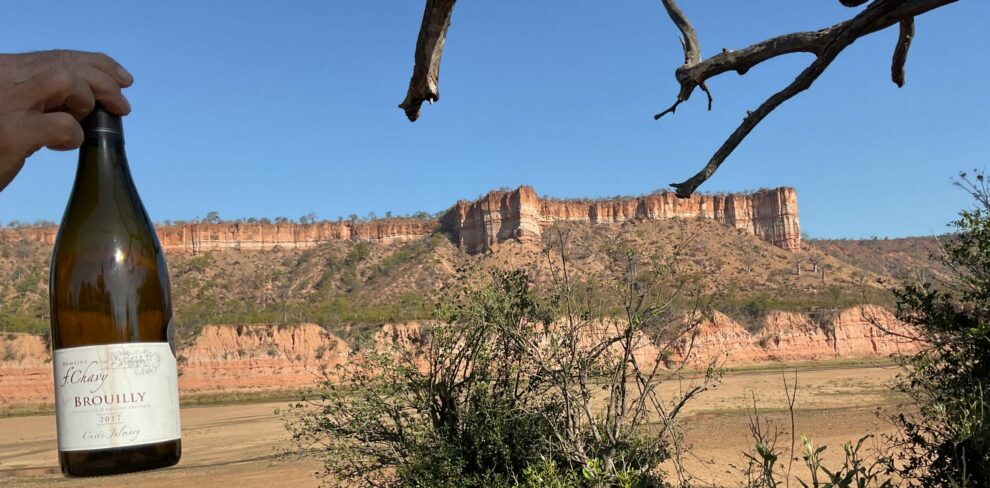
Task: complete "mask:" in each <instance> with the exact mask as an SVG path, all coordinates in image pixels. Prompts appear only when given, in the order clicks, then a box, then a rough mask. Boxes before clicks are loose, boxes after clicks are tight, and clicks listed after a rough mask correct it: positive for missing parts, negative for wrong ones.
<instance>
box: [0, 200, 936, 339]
mask: <svg viewBox="0 0 990 488" xmlns="http://www.w3.org/2000/svg"><path fill="white" fill-rule="evenodd" d="M562 228H565V229H567V230H568V232H569V233H570V238H571V240H572V241H573V242H574V246H573V249H574V255H573V256H572V261H573V273H574V277H575V279H577V280H581V279H588V278H591V277H593V276H595V275H596V274H597V273H600V272H601V271H602V269H603V267H604V266H605V263H607V262H608V257H607V252H606V250H607V249H608V248H609V247H610V246H612V245H614V243H615V242H617V241H619V240H622V241H624V242H626V243H627V244H628V245H629V246H630V247H631V248H632V249H634V250H636V251H637V252H638V253H640V254H643V255H656V254H664V253H667V254H669V253H671V252H672V251H673V249H674V247H675V244H677V243H683V245H680V247H679V251H678V252H680V253H681V257H680V259H679V264H678V266H679V268H680V269H679V272H680V273H681V275H682V276H684V277H685V278H686V279H691V280H694V281H695V282H696V283H697V284H698V285H699V286H701V287H702V288H704V289H705V291H706V292H707V293H708V294H710V295H712V296H713V297H715V302H714V304H713V306H714V307H715V308H716V309H718V310H720V311H722V312H724V313H726V314H728V315H730V316H732V317H733V318H734V319H736V320H738V321H739V322H740V323H743V324H745V325H746V326H747V327H748V328H749V329H750V330H756V329H758V328H760V327H761V326H762V323H763V317H764V316H765V315H766V313H767V312H769V311H772V310H783V311H793V312H812V313H828V312H830V311H833V310H836V309H840V308H844V307H848V306H851V305H856V304H861V303H874V304H879V305H885V306H889V307H892V306H893V304H894V297H893V295H892V294H891V293H890V292H889V291H887V290H886V288H885V287H884V286H880V285H879V284H878V283H877V280H878V279H884V280H887V281H888V282H892V281H893V280H895V279H896V278H895V277H893V276H890V275H885V274H882V273H876V272H872V271H869V270H864V269H862V268H859V267H856V266H854V265H852V264H850V263H849V262H848V261H845V260H842V259H836V258H835V257H833V256H832V255H830V254H828V253H827V252H826V250H822V249H819V248H816V247H814V246H810V247H808V248H807V249H805V250H803V251H801V252H798V253H791V252H787V251H783V250H781V249H778V248H775V247H773V246H770V245H768V244H767V243H765V242H763V241H761V240H759V239H758V238H755V237H754V236H750V235H747V234H745V233H740V232H738V231H735V230H733V229H729V228H726V227H724V226H722V225H720V224H718V223H716V222H710V221H703V220H695V219H674V220H669V221H633V222H627V223H625V224H621V225H597V226H595V225H588V224H563V225H562ZM16 231H17V230H16V229H14V230H10V231H7V232H16ZM50 252H51V250H50V248H48V247H47V246H44V245H41V244H38V243H32V242H27V241H14V240H10V241H6V242H0V298H2V300H0V330H2V329H4V328H6V330H8V331H18V332H33V333H45V332H46V331H47V330H48V327H49V324H48V297H47V285H48V277H47V272H48V260H49V253H50ZM167 258H168V262H169V268H170V274H171V277H172V295H173V300H174V303H175V309H174V310H175V322H176V324H177V325H178V330H179V334H180V336H181V338H182V339H183V340H189V339H191V338H192V337H195V335H196V334H197V333H198V331H199V330H200V329H201V328H202V326H203V325H205V324H211V323H213V324H216V323H298V322H313V323H318V324H321V325H323V326H326V327H328V328H330V329H335V328H341V327H345V326H348V325H355V324H362V325H373V324H380V323H384V322H398V321H406V320H413V319H429V318H436V316H435V314H434V310H433V308H432V305H431V304H432V302H433V298H434V297H435V296H436V292H437V290H439V289H441V288H442V287H443V286H445V285H446V284H449V283H450V282H451V281H452V280H454V279H455V277H457V276H459V275H467V276H470V277H471V278H469V279H478V280H481V279H483V278H484V277H485V276H487V273H488V271H487V270H489V269H490V268H492V267H500V268H502V269H526V270H527V271H528V272H530V274H531V275H532V276H533V280H534V286H535V287H536V288H537V289H541V290H544V291H546V290H548V289H549V287H548V286H547V284H548V283H550V282H551V277H550V275H551V273H550V270H549V269H548V267H547V265H546V264H545V259H544V256H543V254H542V252H541V245H540V243H516V242H507V243H503V244H501V245H500V246H499V248H498V249H496V250H495V252H493V253H490V254H483V255H476V256H471V255H467V254H466V253H464V252H463V251H461V250H460V249H458V248H457V247H456V246H454V245H453V244H451V243H450V242H449V241H448V239H447V238H446V236H445V235H443V234H434V235H431V236H429V237H428V238H426V239H422V240H415V241H409V242H404V243H389V244H385V243H373V242H352V241H337V242H327V243H323V244H321V245H319V246H317V247H315V248H312V249H307V250H298V249H277V250H274V251H267V252H257V251H225V252H215V253H202V254H191V253H171V254H169V255H168V256H167ZM930 274H931V273H930ZM678 305H683V306H687V305H685V304H678Z"/></svg>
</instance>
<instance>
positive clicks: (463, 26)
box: [0, 0, 990, 237]
mask: <svg viewBox="0 0 990 488" xmlns="http://www.w3.org/2000/svg"><path fill="white" fill-rule="evenodd" d="M682 3H683V7H684V9H685V11H686V12H687V14H688V16H689V17H690V18H691V19H692V21H693V22H694V23H695V27H696V28H697V30H698V32H699V35H700V37H701V44H702V49H703V52H704V55H705V56H708V55H711V54H714V53H717V52H718V51H719V50H721V49H722V48H723V47H727V48H741V47H745V46H747V45H749V44H751V43H754V42H757V41H760V40H763V39H764V38H766V37H769V36H772V35H777V34H782V33H786V32H791V31H795V30H808V29H817V28H821V27H824V26H827V25H831V24H833V23H835V22H838V21H841V20H844V19H845V18H847V17H848V16H851V15H852V14H853V12H854V11H855V10H852V9H847V8H844V7H841V6H840V5H839V2H837V1H823V2H792V1H785V0H773V1H771V0H763V1H759V2H738V1H733V0H718V1H715V0H711V1H706V2H682ZM422 5H423V3H422V2H420V1H410V0H393V1H384V0H383V1H379V2H326V1H315V0H314V1H296V2H278V3H276V2H262V1H243V0H238V1H234V0H230V1H211V2H192V1H186V2H156V3H152V2H124V1H119V2H95V1H87V2H68V1H60V2H53V1H40V0H39V1H32V2H10V3H8V4H6V5H5V6H4V7H5V8H4V29H3V30H2V31H0V49H2V50H3V51H6V52H22V51H30V50H40V49H50V48H67V49H81V50H95V51H104V52H107V53H108V54H110V55H112V56H114V57H115V58H116V59H118V60H119V61H120V62H121V63H122V64H124V65H125V66H126V67H127V68H128V70H130V71H131V73H133V74H134V77H135V79H136V82H135V84H134V86H133V87H132V88H130V89H128V90H127V92H126V93H127V96H128V98H129V99H130V101H131V104H132V106H133V107H134V112H133V114H132V115H131V116H129V117H127V119H126V120H125V129H126V132H127V141H128V144H127V151H128V157H129V159H130V161H131V169H132V171H133V174H134V177H135V180H136V182H137V185H138V189H139V191H140V193H141V195H142V198H143V200H144V202H145V206H146V207H147V208H148V211H149V213H150V214H151V215H152V218H154V219H155V220H158V221H161V220H165V219H192V218H196V217H202V216H204V215H206V213H207V212H209V211H211V210H215V211H218V212H219V213H220V215H221V216H222V217H224V218H237V217H249V216H257V217H263V216H264V217H269V218H273V217H277V216H286V217H289V218H292V219H295V218H298V217H299V216H301V215H304V214H308V213H310V212H314V213H316V214H317V215H318V216H319V217H321V218H327V219H334V218H337V217H338V216H346V215H348V214H351V213H354V214H358V215H365V214H367V213H368V212H375V213H377V214H378V215H382V214H384V213H385V212H386V211H392V212H394V213H397V214H401V213H411V212H415V211H417V210H425V211H428V212H436V211H439V210H442V209H444V208H446V207H447V206H449V205H450V204H452V203H453V202H454V201H455V200H457V199H465V198H475V197H476V196H478V195H479V194H482V193H484V192H486V191H488V190H490V189H494V188H498V187H513V186H516V185H520V184H529V185H532V186H534V187H535V188H536V190H537V192H539V193H540V194H543V195H553V196H558V197H597V196H611V195H616V194H641V193H648V192H651V191H653V190H656V189H658V188H664V187H666V185H667V184H668V183H670V182H672V181H681V180H683V179H686V178H687V177H689V176H690V175H692V174H694V172H695V171H697V170H698V169H699V168H700V167H701V166H702V165H703V164H704V163H705V162H706V161H707V160H708V158H709V157H710V156H711V154H712V153H713V152H714V151H715V150H716V149H717V148H718V146H719V145H720V144H721V143H722V142H723V140H724V139H725V137H726V136H727V135H728V134H729V133H730V132H731V131H732V130H733V129H734V128H735V126H736V125H737V124H738V122H739V121H740V120H741V119H742V117H743V115H744V114H745V111H746V110H747V109H753V108H755V107H756V106H757V105H759V104H760V103H761V102H762V101H763V100H764V99H765V98H766V97H767V96H768V95H770V94H772V93H773V92H775V91H777V90H779V89H780V88H782V87H783V86H785V85H786V84H787V83H789V82H790V81H791V80H792V79H793V78H794V76H795V75H796V74H797V73H798V72H800V70H801V69H803V68H804V67H805V66H806V65H807V63H808V62H809V61H810V59H811V58H810V57H809V56H805V55H791V56H788V57H785V58H780V59H777V60H774V61H773V62H770V63H766V64H764V65H761V66H759V67H758V68H755V69H753V70H752V71H751V72H750V73H749V74H747V75H746V76H737V75H735V74H726V75H723V76H722V77H719V78H716V79H714V80H712V81H710V82H709V85H710V87H711V89H712V91H713V93H714V96H715V105H714V109H713V111H712V112H707V111H706V110H705V103H704V96H703V94H701V93H700V92H699V93H696V94H695V96H694V97H693V98H692V99H691V101H689V102H688V103H686V104H683V105H682V106H681V107H680V108H679V109H678V111H677V113H676V114H675V115H673V116H667V117H665V118H664V119H662V120H661V121H659V122H655V121H653V118H652V115H653V114H654V113H655V112H657V111H659V110H660V109H662V108H665V107H666V106H667V105H669V104H670V103H671V102H672V101H673V99H674V96H675V95H676V93H677V85H676V82H675V80H674V69H675V68H676V67H677V66H678V65H679V64H680V63H681V61H682V60H683V58H682V56H683V55H682V53H681V51H680V46H679V44H678V41H677V33H676V31H675V29H674V27H673V26H672V25H671V23H670V21H669V19H667V17H666V16H665V14H664V12H663V9H662V7H661V5H660V2H659V1H656V0H637V1H628V2H621V7H616V5H617V4H616V3H615V2H592V1H578V2H575V1H563V0H561V1H550V0H545V1H540V2H524V1H504V2H503V1H500V2H488V1H477V0H462V1H461V2H459V3H458V6H457V8H456V10H455V12H454V20H453V25H452V27H451V29H450V32H449V34H448V39H447V47H446V51H445V54H444V58H443V64H442V70H441V83H440V85H441V87H440V90H441V101H440V102H439V103H437V104H434V105H432V106H426V107H424V112H423V116H422V117H421V119H420V120H419V121H418V122H416V123H414V124H412V123H409V122H408V121H407V120H406V119H405V117H404V115H403V113H402V111H401V110H399V109H398V108H396V105H397V104H398V103H399V102H400V101H401V100H402V99H403V97H404V96H405V92H406V86H407V83H408V80H409V75H410V73H411V68H412V52H413V47H414V45H415V42H416V34H417V31H418V28H419V24H420V20H421V15H422ZM988 18H990V2H982V1H964V2H959V3H958V4H955V5H950V6H948V7H945V8H943V9H941V10H939V11H936V12H933V13H931V14H929V15H926V16H924V17H923V18H920V19H919V20H918V23H917V36H916V39H915V43H914V46H913V47H912V48H911V53H910V58H909V61H908V65H907V85H906V86H905V87H904V88H901V89H898V88H897V87H896V86H895V85H894V84H893V83H891V81H890V74H889V72H890V56H891V52H892V49H893V46H894V42H895V39H896V32H895V30H888V31H885V32H881V33H878V34H875V35H873V36H871V37H869V38H866V39H862V40H860V41H859V42H857V43H856V44H854V45H853V46H852V47H851V48H849V49H847V50H846V52H844V53H843V54H842V55H841V56H840V57H839V59H838V60H837V61H836V62H835V63H834V64H833V65H832V67H831V68H830V69H829V71H828V72H826V73H825V75H823V76H822V77H821V78H820V79H819V80H818V81H817V83H816V84H815V85H814V86H813V87H812V88H811V89H810V90H809V91H807V92H805V93H803V94H800V95H798V97H797V98H795V99H792V100H791V101H789V102H787V103H786V104H785V105H784V106H782V107H781V108H779V109H778V110H777V111H776V112H774V113H773V114H771V115H770V116H769V117H768V118H767V119H766V120H765V121H764V122H763V123H762V124H761V125H760V126H759V127H758V128H757V129H756V130H755V131H754V132H753V133H752V134H751V135H750V136H749V138H748V139H747V140H745V141H744V142H743V144H742V145H741V146H740V147H739V148H738V149H737V150H736V151H735V153H734V154H733V155H732V156H731V157H730V159H729V160H728V161H727V162H726V163H725V164H724V165H723V167H722V169H721V170H720V171H719V173H718V174H717V175H716V176H715V177H714V178H713V179H712V180H710V181H709V182H708V183H707V184H706V185H705V186H703V187H702V189H703V190H705V191H709V192H715V191H738V190H747V189H755V188H758V187H773V186H779V185H790V186H794V187H796V188H797V190H798V195H799V203H800V210H801V222H802V226H803V229H804V230H805V231H807V232H808V233H809V234H811V235H812V236H816V237H870V236H891V237H894V236H906V235H926V234H932V233H940V232H942V231H944V230H945V223H946V222H947V221H949V220H951V219H952V218H953V217H954V216H955V214H956V213H957V212H958V210H959V209H961V208H963V207H964V206H966V205H968V201H967V199H966V198H965V196H964V195H963V194H962V193H961V192H960V191H959V190H957V189H955V188H953V187H952V185H951V180H952V178H953V177H954V175H955V174H956V173H957V172H958V171H959V170H963V169H969V168H974V167H979V168H982V167H985V166H987V165H988V162H990V156H988V149H990V130H988V124H987V120H988V114H990V90H987V89H986V88H987V83H988V82H987V80H988V79H990V64H988V63H984V62H977V58H976V54H975V53H976V51H975V49H976V46H977V44H979V43H981V42H983V41H982V39H983V35H982V33H983V29H984V28H985V25H984V24H985V20H986V19H988ZM75 160H76V155H75V153H54V152H50V151H42V152H40V153H39V154H37V155H35V156H34V157H32V158H31V159H30V160H29V162H28V164H27V166H26V167H25V169H24V171H23V172H22V174H21V175H20V176H19V177H18V179H17V180H15V181H14V183H12V184H11V186H10V187H9V188H8V189H7V190H5V191H4V192H2V193H0V222H7V221H9V220H12V219H19V220H27V221H33V220H36V219H48V220H58V219H60V217H61V213H62V210H63V209H64V205H65V201H66V200H67V198H68V193H69V189H70V187H71V183H72V178H73V176H74V171H75Z"/></svg>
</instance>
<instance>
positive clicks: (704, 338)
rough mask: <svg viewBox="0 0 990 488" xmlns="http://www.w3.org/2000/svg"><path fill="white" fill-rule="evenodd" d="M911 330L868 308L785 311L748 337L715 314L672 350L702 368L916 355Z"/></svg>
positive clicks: (885, 313)
mask: <svg viewBox="0 0 990 488" xmlns="http://www.w3.org/2000/svg"><path fill="white" fill-rule="evenodd" d="M911 335H912V334H911V331H910V330H909V329H908V328H907V326H906V325H905V324H904V323H902V322H900V321H898V320H897V319H896V318H895V317H894V315H893V314H892V313H890V312H889V311H887V310H884V309H882V308H880V307H875V306H870V305H864V306H860V307H853V308H850V309H846V310H843V311H841V312H839V313H837V314H835V315H832V316H829V317H825V318H819V319H817V320H811V319H810V318H809V317H807V316H804V315H801V314H796V313H786V312H772V313H770V314H768V315H767V317H766V318H765V320H764V323H763V327H762V328H761V329H760V331H759V332H758V333H757V334H750V333H749V332H747V331H746V329H745V328H743V327H742V326H741V325H739V324H738V323H736V322H735V321H733V320H732V319H731V318H729V317H727V316H725V315H723V314H720V313H716V314H715V316H714V317H713V318H712V320H710V321H707V322H705V323H703V324H701V325H700V326H699V327H698V328H697V331H696V333H695V334H694V335H693V336H692V337H688V338H684V339H683V340H681V341H680V342H679V343H678V344H676V347H675V348H674V349H675V351H674V354H673V356H672V357H673V359H674V361H676V360H679V359H682V358H684V357H685V356H686V355H688V354H689V353H690V356H688V357H689V361H688V362H689V363H690V364H693V365H696V366H703V365H705V364H707V362H708V361H709V360H711V359H718V360H719V361H725V362H726V363H727V364H730V365H741V364H751V363H761V362H768V361H820V360H828V359H861V358H871V357H887V356H894V355H901V354H912V353H914V352H916V351H917V350H918V344H917V343H915V342H911V341H909V340H908V339H905V338H904V337H903V336H908V337H910V336H911Z"/></svg>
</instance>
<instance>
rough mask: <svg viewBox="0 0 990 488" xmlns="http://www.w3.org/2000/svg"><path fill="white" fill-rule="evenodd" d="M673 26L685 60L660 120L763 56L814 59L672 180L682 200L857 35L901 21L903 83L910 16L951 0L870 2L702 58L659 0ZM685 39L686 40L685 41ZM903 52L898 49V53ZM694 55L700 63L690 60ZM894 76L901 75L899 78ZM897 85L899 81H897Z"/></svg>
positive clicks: (670, 5)
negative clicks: (822, 22) (835, 20)
mask: <svg viewBox="0 0 990 488" xmlns="http://www.w3.org/2000/svg"><path fill="white" fill-rule="evenodd" d="M661 1H662V3H663V6H664V8H665V9H666V10H667V13H668V15H669V16H670V18H671V20H672V21H673V22H674V25H675V26H676V27H677V28H678V30H680V31H681V34H682V36H683V39H682V45H683V47H684V58H685V63H684V64H683V65H681V66H680V67H678V68H677V70H676V72H675V76H676V78H677V81H678V83H679V84H680V91H679V93H678V94H677V99H676V100H675V101H674V103H673V105H671V106H670V107H669V108H667V109H666V110H664V111H663V112H660V113H659V114H657V115H655V116H654V118H655V119H659V118H660V117H662V116H663V115H665V114H667V113H674V112H675V111H676V109H677V106H678V105H680V104H681V103H682V102H684V101H685V100H687V99H688V98H690V96H691V93H693V92H694V89H695V88H697V87H701V88H702V90H704V91H705V92H706V93H707V94H708V97H709V109H710V108H711V93H709V92H708V90H707V87H705V85H704V83H705V82H706V81H707V80H708V79H710V78H713V77H715V76H718V75H720V74H722V73H725V72H728V71H735V72H737V73H739V74H745V73H746V72H747V71H749V69H750V68H752V67H753V66H755V65H757V64H759V63H762V62H764V61H766V60H768V59H772V58H775V57H777V56H781V55H784V54H790V53H795V52H807V53H811V54H814V55H815V57H816V59H815V61H813V62H812V63H811V64H810V65H809V66H808V67H807V68H806V69H805V70H804V71H803V72H801V74H800V75H798V77H797V78H796V79H795V80H794V81H793V82H792V83H791V84H790V85H788V86H787V87H785V88H784V89H783V90H781V91H779V92H777V93H775V94H774V95H772V96H771V97H770V98H768V99H767V100H766V101H765V102H763V104H761V105H760V106H759V107H758V108H757V109H756V110H754V111H751V112H748V113H747V115H746V117H745V118H744V119H743V121H742V123H741V124H740V125H739V127H738V128H736V130H735V131H734V132H733V133H732V134H731V135H730V136H729V138H728V139H727V140H726V141H725V142H724V143H723V144H722V146H721V147H720V148H719V149H718V151H716V152H715V154H714V155H713V156H712V158H711V159H710V160H709V161H708V164H706V165H705V167H704V168H702V170H701V171H699V172H698V173H697V174H695V175H694V176H693V177H691V178H690V179H688V180H687V181H684V182H682V183H673V184H671V186H672V187H674V188H676V189H677V196H678V197H681V198H686V197H689V196H691V194H692V193H694V191H695V190H696V189H697V188H698V186H699V185H701V184H702V183H704V182H705V181H706V180H707V179H708V178H710V177H711V176H712V175H713V174H714V173H715V171H716V170H717V169H718V167H719V166H720V165H721V164H722V163H723V162H724V161H725V159H726V158H728V156H729V155H730V154H731V153H732V151H733V150H735V148H736V147H737V146H738V145H739V143H740V142H742V140H743V139H744V138H745V137H746V136H747V135H749V133H750V132H751V131H752V130H753V129H754V128H755V127H756V126H757V125H758V124H759V123H760V122H761V121H762V120H763V119H764V118H765V117H766V116H767V115H769V113H770V112H772V111H773V110H774V109H776V108H777V107H779V106H780V105H781V104H782V103H784V102H786V101H787V100H789V99H791V98H792V97H794V96H795V95H797V94H798V93H800V92H802V91H804V90H806V89H808V88H809V87H810V86H811V85H812V83H814V81H815V80H816V79H817V78H818V77H819V76H821V74H822V73H823V72H824V71H825V69H826V68H827V67H828V66H829V65H830V64H831V63H832V61H833V60H835V58H836V56H838V55H839V53H841V52H842V50H843V49H845V48H846V47H848V46H849V45H850V44H852V43H853V42H855V41H856V40H857V39H859V38H861V37H864V36H866V35H869V34H872V33H874V32H877V31H879V30H883V29H886V28H887V27H890V26H892V25H894V24H901V39H900V40H899V42H898V47H897V50H896V51H895V55H894V64H893V66H892V68H891V69H892V73H893V76H894V81H895V82H898V80H900V83H903V67H904V61H903V60H904V59H906V56H907V48H908V47H909V46H910V39H911V36H912V35H913V19H914V17H916V16H918V15H921V14H924V13H926V12H928V11H930V10H933V9H936V8H939V7H942V6H944V5H948V4H950V3H954V2H955V1H956V0H874V1H873V2H872V3H870V5H869V6H868V7H867V8H865V9H864V10H863V11H862V12H860V13H859V14H857V15H856V16H855V17H853V18H852V19H850V20H847V21H845V22H842V23H839V24H836V25H834V26H832V27H828V28H825V29H822V30H819V31H814V32H798V33H793V34H786V35H782V36H779V37H775V38H772V39H768V40H766V41H763V42H760V43H757V44H754V45H752V46H750V47H747V48H745V49H742V50H739V51H729V50H723V51H722V52H721V53H720V54H717V55H715V56H712V57H710V58H708V59H706V60H704V61H700V57H692V54H693V53H694V52H696V51H699V50H700V48H699V46H700V44H699V43H698V41H697V34H696V33H695V31H694V28H693V27H691V23H690V22H689V21H688V20H687V17H686V16H685V15H684V13H683V12H682V11H681V10H680V8H678V6H677V3H676V0H661ZM840 1H841V2H842V4H843V5H845V6H847V7H855V6H858V5H862V4H864V3H866V2H867V0H840ZM688 40H690V42H689V41H688ZM902 51H903V52H902ZM694 59H698V60H699V61H695V62H692V60H694ZM898 74H899V75H900V78H898ZM900 83H899V84H900Z"/></svg>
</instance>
